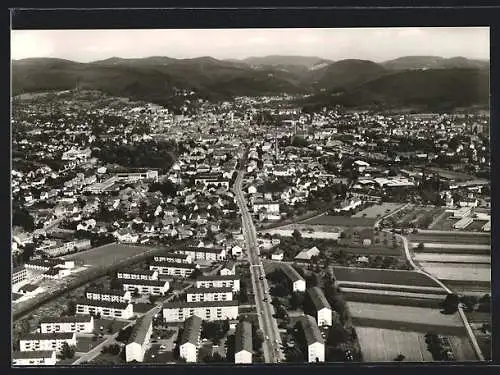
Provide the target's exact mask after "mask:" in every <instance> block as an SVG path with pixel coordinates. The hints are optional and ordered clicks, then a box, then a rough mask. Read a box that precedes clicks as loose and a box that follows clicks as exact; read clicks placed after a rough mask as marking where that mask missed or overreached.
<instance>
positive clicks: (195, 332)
mask: <svg viewBox="0 0 500 375" xmlns="http://www.w3.org/2000/svg"><path fill="white" fill-rule="evenodd" d="M201 323H202V320H201V318H199V317H198V316H196V315H193V316H191V317H189V318H187V319H186V320H185V322H184V330H183V332H182V336H181V339H180V342H179V355H180V357H181V358H184V359H185V360H186V362H188V363H195V362H196V361H197V359H198V348H199V346H200V335H201Z"/></svg>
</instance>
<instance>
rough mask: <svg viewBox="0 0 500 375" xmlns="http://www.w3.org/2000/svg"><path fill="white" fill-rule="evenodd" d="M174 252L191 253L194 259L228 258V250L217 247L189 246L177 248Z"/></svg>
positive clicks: (215, 259)
mask: <svg viewBox="0 0 500 375" xmlns="http://www.w3.org/2000/svg"><path fill="white" fill-rule="evenodd" d="M174 252H176V253H178V254H184V255H189V256H190V257H191V259H192V260H211V261H217V260H224V259H226V250H225V249H223V248H216V247H187V248H183V249H176V250H174Z"/></svg>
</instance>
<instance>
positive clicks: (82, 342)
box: [76, 336, 106, 353]
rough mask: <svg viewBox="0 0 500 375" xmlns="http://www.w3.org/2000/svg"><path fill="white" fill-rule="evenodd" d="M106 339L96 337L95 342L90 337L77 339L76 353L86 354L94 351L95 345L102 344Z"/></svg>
mask: <svg viewBox="0 0 500 375" xmlns="http://www.w3.org/2000/svg"><path fill="white" fill-rule="evenodd" d="M105 340H106V339H105V338H104V337H96V338H95V340H94V339H93V338H92V337H84V336H81V337H78V339H77V340H76V351H77V352H81V353H86V352H88V351H90V350H92V349H94V348H95V347H96V346H97V345H99V344H100V343H102V342H104V341H105Z"/></svg>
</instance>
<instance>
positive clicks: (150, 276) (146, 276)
mask: <svg viewBox="0 0 500 375" xmlns="http://www.w3.org/2000/svg"><path fill="white" fill-rule="evenodd" d="M116 277H117V278H119V279H133V280H158V271H152V270H149V271H148V270H144V271H133V270H129V269H125V270H121V271H118V272H117V274H116Z"/></svg>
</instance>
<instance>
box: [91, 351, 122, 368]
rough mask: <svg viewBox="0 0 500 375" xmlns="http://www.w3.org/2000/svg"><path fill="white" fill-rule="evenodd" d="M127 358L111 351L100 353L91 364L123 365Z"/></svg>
mask: <svg viewBox="0 0 500 375" xmlns="http://www.w3.org/2000/svg"><path fill="white" fill-rule="evenodd" d="M125 363H126V362H125V360H124V359H123V358H122V354H121V353H120V354H118V355H113V354H109V353H105V354H104V353H100V354H99V355H98V356H97V357H96V358H94V359H93V360H92V361H91V362H90V364H92V365H109V366H116V365H123V364H125Z"/></svg>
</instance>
